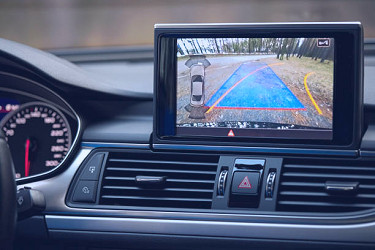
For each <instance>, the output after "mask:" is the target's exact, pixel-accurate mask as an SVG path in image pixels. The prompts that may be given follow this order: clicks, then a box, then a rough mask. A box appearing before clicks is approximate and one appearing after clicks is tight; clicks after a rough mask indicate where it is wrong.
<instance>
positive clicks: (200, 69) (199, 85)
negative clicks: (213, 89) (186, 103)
mask: <svg viewBox="0 0 375 250" xmlns="http://www.w3.org/2000/svg"><path fill="white" fill-rule="evenodd" d="M190 79H191V97H190V104H191V106H193V107H201V106H203V105H204V98H205V97H204V65H203V64H202V63H197V64H193V65H192V66H191V67H190Z"/></svg>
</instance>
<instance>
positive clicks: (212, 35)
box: [153, 22, 363, 150]
mask: <svg viewBox="0 0 375 250" xmlns="http://www.w3.org/2000/svg"><path fill="white" fill-rule="evenodd" d="M362 50H363V31H362V26H361V24H360V23H358V22H351V23H260V24H215V23H213V24H157V25H155V70H154V74H155V75H154V76H155V81H154V105H155V106H154V130H153V146H154V147H155V148H156V147H159V148H167V147H170V148H173V149H174V146H175V145H180V147H181V148H183V149H186V148H188V147H189V148H190V149H193V150H195V149H196V147H197V146H202V145H203V146H204V147H205V148H207V150H208V148H209V147H213V148H211V149H213V150H227V149H228V147H229V148H231V147H236V148H239V147H241V148H243V149H244V150H248V148H249V147H251V148H252V150H255V149H254V148H257V150H258V149H259V150H260V148H262V149H263V148H264V147H273V148H274V147H276V146H277V147H278V148H293V150H294V149H298V148H314V149H322V148H327V149H328V148H330V149H335V150H336V149H340V150H341V149H358V146H359V144H360V141H361V136H362V132H363V131H362V128H363V51H362ZM172 144H173V145H172ZM187 145H189V146H187ZM211 149H210V150H211ZM228 150H229V149H228Z"/></svg>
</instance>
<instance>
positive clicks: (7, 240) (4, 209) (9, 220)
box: [0, 131, 17, 249]
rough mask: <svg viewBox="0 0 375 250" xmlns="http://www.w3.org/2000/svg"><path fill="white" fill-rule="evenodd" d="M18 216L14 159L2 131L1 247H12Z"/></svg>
mask: <svg viewBox="0 0 375 250" xmlns="http://www.w3.org/2000/svg"><path fill="white" fill-rule="evenodd" d="M16 218H17V204H16V182H15V175H14V167H13V160H12V157H11V154H10V151H9V147H8V144H7V142H6V140H5V136H4V134H3V133H1V131H0V248H1V249H12V245H13V237H14V233H15V226H16Z"/></svg>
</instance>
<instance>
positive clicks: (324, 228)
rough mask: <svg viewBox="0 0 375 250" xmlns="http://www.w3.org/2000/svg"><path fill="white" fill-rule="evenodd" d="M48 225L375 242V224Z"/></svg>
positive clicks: (50, 222)
mask: <svg viewBox="0 0 375 250" xmlns="http://www.w3.org/2000/svg"><path fill="white" fill-rule="evenodd" d="M46 223H47V227H48V229H51V230H74V231H91V232H113V233H147V234H167V235H194V236H213V237H237V238H263V239H264V238H268V239H276V238H277V239H288V240H314V241H330V242H332V241H336V242H366V243H374V242H375V238H374V237H373V236H374V235H375V222H371V223H363V224H354V225H303V224H278V223H253V222H249V223H244V222H218V221H199V220H162V219H138V218H137V219H132V218H115V217H78V216H77V217H75V216H56V215H46Z"/></svg>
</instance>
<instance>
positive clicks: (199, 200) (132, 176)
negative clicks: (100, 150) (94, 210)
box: [100, 152, 218, 209]
mask: <svg viewBox="0 0 375 250" xmlns="http://www.w3.org/2000/svg"><path fill="white" fill-rule="evenodd" d="M217 164H218V157H216V156H206V155H205V156H203V155H196V154H195V155H189V154H174V153H168V154H167V153H152V152H131V153H130V152H129V153H123V152H122V153H117V152H112V153H110V155H109V157H108V160H107V163H106V168H105V172H104V177H103V181H102V186H101V195H100V204H101V205H116V206H136V207H152V208H154V207H168V208H199V209H210V208H211V203H212V196H213V190H214V184H215V177H216V170H217ZM142 180H146V181H145V182H144V183H143V182H142ZM147 180H149V181H150V180H151V183H148V184H147ZM155 180H156V182H155Z"/></svg>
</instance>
